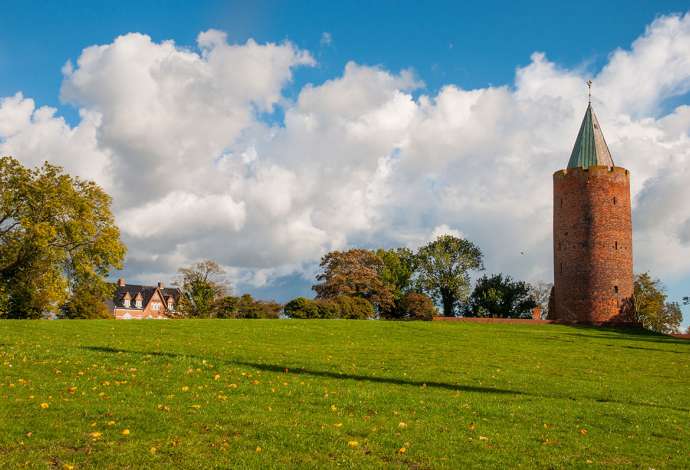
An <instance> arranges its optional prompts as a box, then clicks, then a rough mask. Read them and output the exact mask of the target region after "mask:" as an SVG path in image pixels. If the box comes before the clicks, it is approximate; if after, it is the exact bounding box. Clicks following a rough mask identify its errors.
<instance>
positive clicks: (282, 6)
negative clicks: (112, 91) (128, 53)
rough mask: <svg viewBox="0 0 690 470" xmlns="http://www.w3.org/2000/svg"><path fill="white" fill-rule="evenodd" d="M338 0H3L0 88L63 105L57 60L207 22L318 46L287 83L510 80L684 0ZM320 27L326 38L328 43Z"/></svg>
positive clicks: (233, 33) (241, 33)
mask: <svg viewBox="0 0 690 470" xmlns="http://www.w3.org/2000/svg"><path fill="white" fill-rule="evenodd" d="M341 3H342V4H340V5H335V4H334V2H279V1H275V2H266V1H248V2H233V1H205V2H204V1H200V2H194V3H190V2H186V1H172V0H171V1H149V2H136V1H127V0H123V1H120V2H110V3H108V2H89V1H68V2H26V1H13V0H9V1H5V2H3V15H2V18H0V70H3V73H2V74H1V75H0V94H2V95H3V96H5V95H10V94H13V93H14V92H16V91H19V90H21V91H23V92H24V94H25V95H27V96H32V97H34V99H36V100H37V101H39V102H40V103H42V104H46V105H50V106H56V107H60V105H61V103H60V101H59V89H60V83H61V81H62V74H61V73H60V69H61V67H62V65H63V64H64V63H65V61H66V60H67V59H72V60H74V59H76V58H77V57H78V55H79V54H80V52H81V50H82V49H83V48H84V47H85V46H86V45H92V44H104V43H108V42H110V41H112V39H113V38H114V37H116V36H118V35H120V34H125V33H129V32H133V31H134V32H142V33H146V34H148V35H150V36H151V37H152V38H153V39H154V40H156V41H161V40H166V39H173V40H174V41H175V42H176V43H178V44H180V45H186V46H190V47H191V46H193V45H194V43H195V40H196V36H197V34H198V33H199V32H200V31H204V30H207V29H209V28H216V29H220V30H223V31H226V32H227V33H228V39H229V41H230V42H244V41H246V40H247V39H250V38H253V39H255V40H256V41H257V42H281V41H284V40H290V41H292V42H294V43H295V44H297V45H299V46H300V47H302V48H305V49H308V50H310V51H313V52H314V54H315V56H316V59H317V60H318V61H319V66H318V67H316V68H308V69H303V70H300V71H298V72H297V75H296V77H295V82H294V87H293V91H294V90H297V89H300V88H301V86H302V85H303V84H304V83H308V82H315V83H319V82H322V81H324V80H327V79H329V78H332V77H333V76H335V75H336V74H339V73H340V72H341V71H342V69H343V67H344V65H345V63H346V62H347V61H349V60H355V61H357V62H359V63H363V64H371V65H375V64H380V65H383V66H384V67H385V68H386V69H388V70H393V71H397V70H400V69H405V68H413V69H414V70H415V71H416V72H417V73H418V74H419V76H420V77H421V78H422V80H423V81H424V83H425V84H426V86H427V90H428V91H432V92H433V91H435V90H437V89H438V87H439V86H441V85H444V84H448V83H453V84H457V85H459V86H462V87H466V88H467V87H470V88H471V87H480V86H487V85H502V84H511V83H512V80H513V77H514V74H515V68H516V67H517V66H518V65H525V64H527V63H528V62H529V57H530V54H531V53H532V52H534V51H543V52H546V54H547V55H548V57H549V58H550V59H551V60H553V61H555V62H556V63H559V64H562V65H564V66H566V67H576V66H582V65H586V66H590V67H594V68H596V67H598V66H601V64H602V62H603V61H604V60H605V59H606V56H607V55H608V54H609V53H610V52H611V51H612V50H614V49H616V48H617V47H621V46H623V45H627V44H629V43H630V42H632V40H633V39H635V38H636V37H637V36H639V35H640V33H641V32H642V30H643V29H644V26H645V25H646V24H648V23H649V22H651V21H652V20H653V19H654V18H655V17H657V16H659V15H663V14H668V13H674V12H683V11H685V10H686V9H687V7H688V4H687V2H685V1H672V0H665V1H664V2H654V1H618V2H617V1H611V2H595V1H581V2H566V3H563V2H551V1H534V2H509V1H481V2H480V1H473V2H428V3H426V4H424V5H420V4H419V2H414V1H409V2H404V1H403V2H395V1H394V2H386V1H380V2H363V1H362V2H359V1H355V2H341ZM323 33H328V34H330V37H331V38H332V42H331V44H329V45H326V44H323ZM61 111H64V112H65V113H69V112H70V107H64V108H61ZM71 111H74V110H73V109H72V110H71ZM69 116H70V117H71V118H72V119H74V114H69Z"/></svg>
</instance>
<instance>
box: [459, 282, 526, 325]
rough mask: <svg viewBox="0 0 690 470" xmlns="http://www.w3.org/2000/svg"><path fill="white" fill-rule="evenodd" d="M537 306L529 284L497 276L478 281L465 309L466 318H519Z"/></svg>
mask: <svg viewBox="0 0 690 470" xmlns="http://www.w3.org/2000/svg"><path fill="white" fill-rule="evenodd" d="M536 306H537V303H536V302H535V301H534V298H533V297H532V294H531V292H530V285H529V284H527V283H526V282H523V281H515V280H513V279H512V278H511V277H510V276H503V274H495V275H493V276H490V277H488V276H482V277H481V278H479V279H478V280H477V284H476V285H475V287H474V290H473V291H472V295H470V298H469V301H468V303H467V305H466V307H465V316H467V317H498V318H519V317H524V316H526V315H527V314H529V311H530V310H531V309H533V308H534V307H536Z"/></svg>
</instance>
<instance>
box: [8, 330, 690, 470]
mask: <svg viewBox="0 0 690 470" xmlns="http://www.w3.org/2000/svg"><path fill="white" fill-rule="evenodd" d="M0 423H1V424H0V455H1V456H2V461H1V462H0V466H5V467H9V468H14V467H31V468H45V467H52V468H72V466H73V467H74V468H84V467H99V468H100V467H106V468H107V467H110V468H123V467H142V466H145V467H157V466H159V467H169V466H173V465H174V466H177V467H178V468H200V467H225V468H227V467H228V466H240V467H247V466H251V467H257V468H259V467H261V468H267V467H284V466H300V467H323V466H344V467H363V466H366V467H407V468H443V467H446V468H467V467H474V466H487V467H502V468H506V467H511V468H514V467H524V468H533V467H564V466H567V467H588V468H590V467H592V468H593V467H597V466H630V467H640V468H645V469H646V468H650V467H653V468H664V467H669V468H680V467H686V468H687V466H688V462H690V341H686V340H680V339H674V338H669V337H663V336H656V335H652V334H645V333H634V332H624V331H623V332H621V331H614V330H600V329H592V328H573V327H566V326H557V325H512V324H465V323H442V322H439V323H418V322H415V323H401V322H398V323H394V322H383V321H338V320H332V321H316V320H312V321H294V320H292V321H287V320H248V321H242V320H227V321H222V320H216V321H213V320H211V321H203V320H196V321H195V320H191V321H167V322H161V321H159V322H156V321H130V322H115V321H14V322H11V321H4V322H0Z"/></svg>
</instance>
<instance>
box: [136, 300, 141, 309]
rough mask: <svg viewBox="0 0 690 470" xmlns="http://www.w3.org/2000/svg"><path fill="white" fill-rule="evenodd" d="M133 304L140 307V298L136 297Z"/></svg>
mask: <svg viewBox="0 0 690 470" xmlns="http://www.w3.org/2000/svg"><path fill="white" fill-rule="evenodd" d="M134 305H136V307H137V308H141V299H137V300H136V301H135V302H134Z"/></svg>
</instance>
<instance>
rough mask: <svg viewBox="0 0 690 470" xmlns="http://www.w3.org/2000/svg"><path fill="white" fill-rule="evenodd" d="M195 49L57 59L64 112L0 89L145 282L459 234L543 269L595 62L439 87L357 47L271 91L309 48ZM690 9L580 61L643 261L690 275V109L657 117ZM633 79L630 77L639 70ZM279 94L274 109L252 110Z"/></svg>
mask: <svg viewBox="0 0 690 470" xmlns="http://www.w3.org/2000/svg"><path fill="white" fill-rule="evenodd" d="M197 45H198V49H196V50H193V49H188V48H182V47H179V46H177V45H175V44H174V43H172V42H170V41H167V42H161V43H156V42H153V41H152V40H151V38H149V37H148V36H144V35H141V34H128V35H124V36H120V37H118V38H116V39H115V40H114V41H113V42H112V43H111V44H106V45H102V46H92V47H89V48H87V49H85V50H84V51H83V53H82V54H81V56H80V57H79V59H78V60H77V62H76V64H69V65H67V66H65V67H64V75H65V79H64V83H63V87H62V97H63V99H64V100H66V101H68V102H69V103H72V104H75V105H77V106H79V108H80V110H81V121H80V123H79V124H78V125H77V126H75V127H70V126H69V125H67V124H66V123H65V122H64V120H63V119H62V118H60V117H59V116H56V115H55V111H54V110H52V109H50V108H36V106H35V104H34V102H33V101H32V100H30V99H27V98H24V97H23V96H22V95H21V94H18V95H15V96H13V97H7V98H4V99H3V100H2V101H0V152H2V153H12V154H14V155H16V156H17V157H18V158H20V159H21V160H22V161H24V162H26V163H27V164H31V165H34V164H37V163H38V162H39V161H40V160H41V159H44V158H47V159H49V160H51V161H54V162H55V163H59V164H62V165H64V166H65V167H66V168H67V169H68V170H70V171H72V172H75V173H78V174H80V175H83V176H86V177H90V178H95V179H96V180H97V181H99V182H100V183H101V184H103V185H105V187H106V188H107V189H108V190H109V191H110V192H111V193H112V194H113V196H114V201H115V208H116V212H117V219H118V222H119V224H120V226H121V228H122V230H123V236H124V239H125V241H126V242H127V243H128V245H129V247H130V254H129V257H128V269H129V271H130V272H133V273H136V274H137V275H138V276H139V278H141V279H149V278H151V277H152V276H154V275H155V276H160V275H161V274H163V273H171V274H172V273H174V271H175V270H176V268H177V267H178V266H180V265H182V264H186V263H189V262H192V261H194V260H196V259H198V258H202V257H210V258H214V259H217V260H218V261H219V262H221V263H222V264H223V265H224V266H226V267H227V268H228V270H229V271H230V272H231V273H232V276H233V278H234V279H236V280H238V281H240V282H244V283H248V284H252V285H264V284H266V283H270V282H271V279H273V278H275V277H277V276H283V275H287V274H289V273H291V272H294V271H299V272H303V273H304V274H305V276H310V275H311V274H312V272H313V267H314V263H316V262H317V261H318V259H319V257H320V256H321V255H323V253H325V252H326V251H328V250H331V249H335V248H338V249H339V248H344V247H347V246H352V245H362V246H371V247H376V246H400V245H405V246H413V247H414V246H418V245H419V244H420V243H423V242H424V241H427V240H428V239H429V235H430V234H431V235H432V236H435V235H438V234H441V233H451V234H460V235H462V236H465V237H467V238H468V239H470V240H472V241H475V242H476V243H478V244H479V245H480V247H481V248H482V250H483V251H484V253H485V255H486V263H485V264H486V266H487V270H488V271H492V272H493V271H505V272H508V273H510V274H512V275H514V276H517V277H520V278H527V279H530V280H537V279H544V280H549V279H550V277H551V269H552V268H551V263H552V261H551V254H552V245H551V243H552V241H551V204H552V202H551V198H552V182H551V177H552V173H553V172H554V171H555V170H558V169H560V168H562V167H563V166H564V165H565V164H566V162H567V160H568V156H569V153H570V150H571V148H572V145H573V141H574V139H575V135H576V133H577V130H578V127H579V124H580V120H581V118H582V114H583V113H584V108H585V106H586V87H585V85H584V82H585V81H586V80H587V79H588V78H590V76H591V75H592V74H590V73H588V72H587V71H586V70H581V69H576V70H569V69H565V68H563V67H560V66H558V65H557V64H555V63H553V62H550V61H549V60H548V59H547V57H546V56H545V55H544V54H541V53H535V54H533V55H532V58H531V62H530V63H529V64H528V65H527V66H525V67H522V68H519V69H517V70H516V77H515V83H514V84H513V86H510V87H509V86H504V87H487V88H478V89H473V90H465V89H461V88H458V87H457V86H454V85H448V86H445V87H443V88H441V90H440V91H439V92H438V93H436V94H433V95H421V96H415V95H414V94H413V92H415V91H416V90H419V88H420V87H423V84H422V83H421V81H420V80H419V79H418V78H417V77H415V76H414V74H413V73H412V72H410V71H402V72H400V73H392V72H390V71H387V70H385V69H383V68H381V67H368V66H364V65H359V64H356V63H354V62H350V63H348V64H347V65H346V67H345V70H344V71H343V74H342V75H341V76H338V77H334V78H332V79H331V80H328V81H326V82H324V83H321V84H311V85H307V86H305V87H303V88H302V89H301V90H300V92H299V94H298V96H297V97H296V99H295V101H294V102H291V101H288V100H287V99H286V98H285V97H284V96H283V90H284V87H285V85H286V84H287V83H288V82H289V81H290V80H291V78H292V73H293V70H294V68H295V67H300V66H311V65H313V64H314V60H313V59H312V57H311V55H310V54H309V53H308V52H306V51H302V50H299V49H298V48H297V47H295V46H294V45H292V44H290V43H283V44H257V43H255V42H254V41H251V40H250V41H248V42H247V43H245V44H240V45H234V44H228V43H227V38H226V35H225V33H223V32H220V31H215V30H210V31H206V32H203V33H201V34H199V36H198V41H197ZM688 64H690V16H689V15H685V16H670V17H663V18H659V19H657V20H656V21H655V22H654V23H652V25H650V26H649V27H648V28H647V30H646V31H645V33H644V35H643V36H641V37H640V38H639V39H638V40H636V41H635V42H634V43H633V45H632V47H631V49H630V50H623V49H620V50H617V51H614V52H613V53H612V55H611V56H610V60H609V62H608V64H607V65H606V66H605V67H604V68H603V69H602V71H601V72H600V73H598V74H594V76H593V77H592V78H593V79H594V81H595V88H594V98H595V99H594V104H595V108H596V110H597V113H598V114H599V117H600V121H601V123H602V126H603V128H604V133H605V135H606V137H607V141H608V143H609V146H610V148H611V151H612V153H613V156H614V160H615V161H616V162H617V163H618V164H620V165H622V166H625V167H627V168H629V169H630V170H631V175H632V188H633V195H634V197H635V208H634V223H635V259H636V266H637V269H639V270H647V269H651V270H653V271H654V272H655V274H657V275H661V276H665V275H667V276H687V275H689V274H690V272H689V271H690V266H688V265H687V263H684V262H683V260H687V259H688V254H690V253H689V250H690V242H688V240H690V229H689V228H688V227H690V211H689V210H688V209H687V207H686V206H687V205H686V204H684V202H685V201H687V200H690V193H688V190H687V188H688V187H690V186H688V185H687V184H685V183H686V182H687V181H688V176H690V175H688V174H687V172H688V170H687V168H690V137H689V132H690V107H689V106H679V107H677V108H676V109H674V110H671V111H670V112H667V113H666V114H665V115H663V112H662V110H663V109H664V106H665V105H666V103H667V101H666V100H667V99H668V98H669V97H672V96H677V95H679V94H683V93H685V92H687V91H688V90H689V89H690V88H689V84H690V67H689V66H688ZM640 77H641V78H642V79H641V78H640ZM276 106H280V107H282V108H283V110H284V115H285V118H284V123H283V124H281V125H270V124H267V123H266V122H262V120H261V119H260V115H261V113H263V112H271V111H272V110H273V109H274V108H275V107H276Z"/></svg>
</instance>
